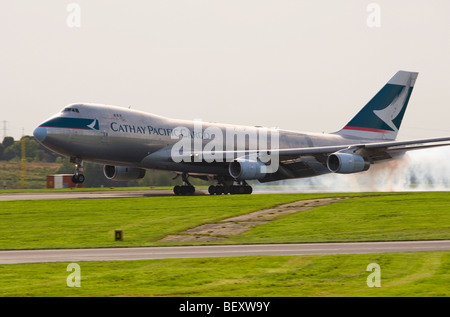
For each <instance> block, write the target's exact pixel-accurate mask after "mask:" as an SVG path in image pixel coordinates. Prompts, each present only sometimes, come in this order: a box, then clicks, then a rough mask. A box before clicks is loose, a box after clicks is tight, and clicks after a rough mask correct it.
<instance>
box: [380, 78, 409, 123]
mask: <svg viewBox="0 0 450 317" xmlns="http://www.w3.org/2000/svg"><path fill="white" fill-rule="evenodd" d="M410 85H411V78H410V79H409V80H408V82H407V83H406V85H405V86H404V87H403V89H402V90H401V92H400V94H398V96H397V97H396V98H395V99H394V100H393V101H392V102H391V103H390V104H389V106H387V107H386V108H384V109H381V110H374V111H373V113H374V114H375V115H376V116H377V117H378V118H380V119H381V120H383V122H384V123H386V124H387V125H388V126H389V127H390V128H391V129H392V130H393V131H395V132H398V127H397V126H396V125H395V124H394V120H395V118H397V117H398V115H399V114H400V113H401V112H402V109H403V107H404V106H405V105H406V99H407V97H408V90H409V87H410Z"/></svg>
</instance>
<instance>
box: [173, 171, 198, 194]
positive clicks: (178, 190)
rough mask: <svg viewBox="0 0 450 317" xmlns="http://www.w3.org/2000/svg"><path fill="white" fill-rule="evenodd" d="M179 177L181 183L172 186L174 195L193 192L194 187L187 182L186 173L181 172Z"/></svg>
mask: <svg viewBox="0 0 450 317" xmlns="http://www.w3.org/2000/svg"><path fill="white" fill-rule="evenodd" d="M181 177H182V179H183V185H181V186H180V185H176V186H175V187H174V188H173V192H174V194H175V195H193V194H194V193H195V187H194V186H193V185H192V184H191V183H189V181H188V174H187V173H183V174H181Z"/></svg>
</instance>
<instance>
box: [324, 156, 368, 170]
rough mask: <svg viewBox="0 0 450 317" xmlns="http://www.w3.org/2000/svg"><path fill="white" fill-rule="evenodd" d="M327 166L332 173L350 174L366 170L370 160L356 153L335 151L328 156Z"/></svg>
mask: <svg viewBox="0 0 450 317" xmlns="http://www.w3.org/2000/svg"><path fill="white" fill-rule="evenodd" d="M327 166H328V169H329V170H330V171H332V172H333V173H340V174H350V173H357V172H362V171H367V170H368V169H369V167H370V162H369V161H368V160H367V159H366V158H364V157H362V156H361V155H358V154H353V153H341V152H336V153H333V154H331V155H330V156H328V160H327Z"/></svg>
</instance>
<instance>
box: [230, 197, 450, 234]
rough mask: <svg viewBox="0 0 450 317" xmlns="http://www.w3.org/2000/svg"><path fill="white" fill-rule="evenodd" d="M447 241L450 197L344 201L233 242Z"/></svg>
mask: <svg viewBox="0 0 450 317" xmlns="http://www.w3.org/2000/svg"><path fill="white" fill-rule="evenodd" d="M432 239H450V195H449V193H445V192H439V193H434V192H426V193H400V194H394V195H389V196H376V197H363V198H358V199H348V200H344V201H339V202H337V203H334V204H331V205H327V206H321V207H317V208H315V209H313V210H310V211H307V212H301V213H296V214H294V215H290V216H288V217H284V218H283V219H280V220H277V221H273V222H271V223H269V224H266V225H263V226H258V227H256V228H255V229H253V230H251V231H248V232H247V233H244V234H241V235H239V236H236V237H233V238H231V239H230V240H231V241H232V242H233V243H271V241H276V242H277V243H294V242H325V241H326V242H344V241H346V242H347V241H400V240H432Z"/></svg>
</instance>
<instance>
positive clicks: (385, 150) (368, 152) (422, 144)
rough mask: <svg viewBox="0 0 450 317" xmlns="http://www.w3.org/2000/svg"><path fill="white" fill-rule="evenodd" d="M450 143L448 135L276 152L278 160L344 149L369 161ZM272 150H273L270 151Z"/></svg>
mask: <svg viewBox="0 0 450 317" xmlns="http://www.w3.org/2000/svg"><path fill="white" fill-rule="evenodd" d="M448 145H450V137H445V138H433V139H421V140H412V141H390V142H377V143H355V144H348V145H337V146H322V147H308V148H290V149H280V150H278V154H279V157H280V161H283V159H292V158H294V157H301V156H307V155H311V156H316V155H329V154H332V153H335V152H338V151H346V152H353V153H358V154H361V155H362V156H365V157H367V158H368V159H369V160H371V161H374V162H375V161H377V160H378V159H377V158H379V157H384V156H386V155H388V156H389V157H391V154H392V155H395V154H398V153H404V152H406V151H411V150H419V149H425V148H430V147H439V146H448ZM272 152H274V151H272Z"/></svg>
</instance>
